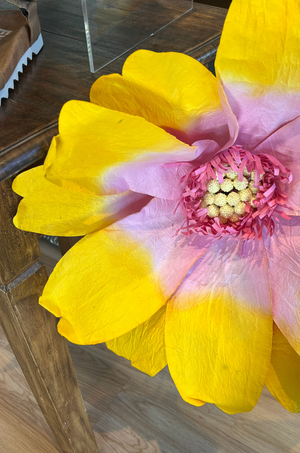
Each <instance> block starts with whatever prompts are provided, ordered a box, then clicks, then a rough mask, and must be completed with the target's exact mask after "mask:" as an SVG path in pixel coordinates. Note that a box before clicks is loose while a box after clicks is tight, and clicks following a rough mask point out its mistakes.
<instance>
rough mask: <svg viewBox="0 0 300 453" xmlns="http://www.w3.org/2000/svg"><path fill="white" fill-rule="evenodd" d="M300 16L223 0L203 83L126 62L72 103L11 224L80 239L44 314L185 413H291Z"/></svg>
mask: <svg viewBox="0 0 300 453" xmlns="http://www.w3.org/2000/svg"><path fill="white" fill-rule="evenodd" d="M299 23H300V7H299V2H298V1H296V0H284V1H279V0H268V2H267V1H265V0H264V1H262V0H251V1H248V2H247V5H246V4H245V1H244V0H235V1H233V4H232V6H231V9H230V11H229V13H228V17H227V20H226V24H225V28H224V31H223V36H222V40H221V45H220V48H219V51H218V56H217V61H216V68H217V78H215V77H214V76H213V75H212V74H210V73H209V72H208V71H207V69H206V68H204V67H203V66H202V65H201V64H200V63H198V62H197V61H195V60H193V59H192V58H189V57H188V56H185V55H181V54H176V53H166V54H156V53H152V52H148V51H143V50H141V51H138V52H136V53H134V54H133V55H131V56H130V57H129V58H128V59H127V61H126V63H125V65H124V68H123V75H122V76H121V75H118V74H113V75H109V76H105V77H101V78H100V79H99V80H98V81H97V82H96V83H95V84H94V86H93V88H92V91H91V101H92V103H85V102H75V101H74V102H69V103H67V104H66V105H65V106H64V107H63V109H62V112H61V115H60V119H59V135H58V136H57V137H56V138H54V139H53V142H52V145H51V148H50V150H49V154H48V156H47V159H46V161H45V164H44V166H43V167H38V168H35V169H32V170H30V171H28V172H26V173H24V174H22V175H20V176H19V177H18V178H17V179H16V181H15V183H14V189H15V191H16V192H18V193H19V194H21V195H22V196H23V197H24V199H23V200H22V202H21V203H20V206H19V211H18V214H17V216H16V218H15V224H16V226H17V227H18V228H22V229H25V230H30V231H35V232H40V233H45V234H50V235H59V236H62V235H66V236H79V235H84V236H85V237H84V238H83V239H82V240H80V241H79V242H78V243H77V244H76V245H75V246H74V247H73V248H72V249H71V250H70V251H69V252H68V253H67V254H66V255H65V256H64V257H63V258H62V259H61V261H60V262H59V263H58V265H57V267H56V268H55V270H54V272H53V274H52V275H51V276H50V279H49V282H48V284H47V285H46V287H45V290H44V293H43V295H42V297H41V301H40V302H41V304H42V305H43V306H44V307H46V308H47V309H48V310H50V311H51V312H52V313H54V314H55V315H56V316H58V317H61V320H60V321H59V324H58V330H59V332H60V333H61V334H62V335H64V336H66V337H67V338H68V339H69V340H70V341H72V342H75V343H79V344H93V343H98V342H107V344H108V347H109V348H111V349H112V350H113V351H115V352H116V353H117V354H120V355H123V356H125V357H127V358H128V359H130V360H131V362H132V364H133V365H134V366H136V367H137V368H139V369H140V370H142V371H144V372H146V373H148V374H150V375H154V374H156V373H157V372H158V371H160V370H161V369H162V368H163V367H164V366H165V365H166V364H168V366H169V369H170V373H171V375H172V378H173V380H174V382H175V384H176V386H177V388H178V390H179V392H180V394H181V395H182V397H183V398H184V399H185V400H186V401H188V402H189V403H191V404H194V405H196V406H201V405H202V404H204V402H209V403H214V404H216V405H217V406H218V407H219V408H221V409H222V410H224V411H226V412H228V413H235V412H241V411H249V410H251V409H252V408H253V406H254V405H255V404H256V402H257V400H258V398H259V396H260V393H261V390H262V388H263V385H264V384H266V385H267V387H268V388H269V390H270V391H271V392H272V394H273V395H274V396H275V397H276V398H277V399H278V401H280V403H281V404H283V406H284V407H286V408H287V409H288V410H290V411H295V412H296V411H299V410H300V386H299V382H300V357H299V354H300V308H299V307H300V304H299V297H300V296H299V294H300V281H299V273H300V271H299V269H300V267H299V266H300V239H299V233H300V218H299V217H298V215H299V212H300V199H299V193H300V192H299V190H300V185H299V184H300V179H299V178H300V177H299V175H300V173H299V162H300V160H299V156H300V32H299V26H298V24H299Z"/></svg>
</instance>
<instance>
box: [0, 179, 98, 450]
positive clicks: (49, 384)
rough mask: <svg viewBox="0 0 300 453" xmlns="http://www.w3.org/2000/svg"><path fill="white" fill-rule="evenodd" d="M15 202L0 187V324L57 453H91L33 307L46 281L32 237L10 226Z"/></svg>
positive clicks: (89, 434)
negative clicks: (58, 449) (59, 451)
mask: <svg viewBox="0 0 300 453" xmlns="http://www.w3.org/2000/svg"><path fill="white" fill-rule="evenodd" d="M18 202H19V197H18V196H17V195H16V194H15V193H14V192H13V191H12V189H11V182H10V181H5V182H2V183H1V184H0V323H1V326H2V327H3V330H4V332H5V334H6V336H7V339H8V341H9V343H10V345H11V348H12V350H13V352H14V354H15V356H16V358H17V360H18V362H19V364H20V366H21V368H22V370H23V373H24V375H25V377H26V379H27V381H28V384H29V386H30V388H31V390H32V392H33V394H34V396H35V398H36V400H37V402H38V404H39V406H40V408H41V410H42V412H43V414H44V416H45V418H46V420H47V422H48V424H49V426H50V428H51V429H52V431H53V434H54V435H55V437H56V439H57V442H58V445H59V447H60V450H61V452H62V453H96V452H98V449H97V446H96V441H95V437H94V434H93V431H92V429H91V426H90V422H89V420H88V417H87V414H86V412H85V408H84V404H83V401H82V396H81V393H80V390H79V387H78V383H77V379H76V375H75V372H74V369H73V364H72V361H71V357H70V354H69V350H68V347H67V344H66V341H65V339H64V338H63V337H61V336H60V335H59V334H58V333H57V329H56V324H57V319H56V318H55V317H54V316H53V315H52V314H51V313H49V312H48V311H46V310H45V309H43V308H42V307H41V306H40V305H39V304H38V299H39V296H40V295H41V292H42V290H43V287H44V285H45V283H46V280H47V275H46V271H45V268H44V266H43V265H42V264H41V263H40V262H39V261H38V258H39V256H40V250H39V245H38V241H37V239H36V237H35V235H33V234H31V233H24V232H22V231H19V230H17V229H16V228H15V227H14V226H13V223H12V217H13V215H14V214H15V212H16V208H17V205H18Z"/></svg>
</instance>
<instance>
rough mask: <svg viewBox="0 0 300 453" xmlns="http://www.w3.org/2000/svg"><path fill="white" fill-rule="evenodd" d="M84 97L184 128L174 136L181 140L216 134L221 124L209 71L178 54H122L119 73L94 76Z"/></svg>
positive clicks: (223, 119) (169, 126) (222, 119)
mask: <svg viewBox="0 0 300 453" xmlns="http://www.w3.org/2000/svg"><path fill="white" fill-rule="evenodd" d="M90 97H91V101H92V102H93V103H96V104H99V105H102V106H103V107H107V108H111V109H115V110H119V111H122V112H126V113H130V114H132V115H137V116H141V117H143V118H145V119H146V120H147V121H149V122H151V123H153V124H156V125H157V126H160V127H163V128H165V129H167V130H168V129H171V130H176V131H184V132H185V134H186V135H182V136H180V138H181V139H182V140H183V141H186V142H187V143H192V142H193V141H195V140H197V139H200V138H201V134H202V138H216V137H215V136H214V134H216V132H217V131H216V129H217V128H218V127H221V125H223V126H224V125H225V124H227V120H226V117H225V115H224V112H223V109H222V105H221V101H220V99H219V94H218V87H217V81H216V78H215V76H213V75H212V74H211V72H210V71H208V69H207V68H205V66H203V65H202V64H201V63H199V62H198V61H197V60H195V59H194V58H191V57H189V56H187V55H184V54H180V53H174V52H168V53H155V52H150V51H148V50H138V51H136V52H134V53H133V54H131V55H130V56H129V57H128V58H127V60H126V62H125V64H124V67H123V71H122V76H120V75H119V74H111V75H108V76H103V77H100V78H99V79H98V80H97V81H96V82H95V83H94V85H93V86H92V89H91V94H90ZM195 133H196V135H195ZM217 141H218V140H217Z"/></svg>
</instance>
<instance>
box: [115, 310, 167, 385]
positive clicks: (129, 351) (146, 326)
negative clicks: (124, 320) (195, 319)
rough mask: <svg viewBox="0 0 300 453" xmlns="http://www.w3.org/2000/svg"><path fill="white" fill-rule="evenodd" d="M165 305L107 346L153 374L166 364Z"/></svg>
mask: <svg viewBox="0 0 300 453" xmlns="http://www.w3.org/2000/svg"><path fill="white" fill-rule="evenodd" d="M165 320H166V305H164V306H163V307H162V308H161V309H160V310H158V312H156V313H155V314H154V315H153V316H152V317H151V318H149V319H148V320H147V321H146V322H144V323H142V324H140V325H139V326H137V327H136V328H135V329H133V330H131V331H130V332H128V333H127V334H125V335H122V336H121V337H119V338H116V339H115V340H111V341H108V342H107V343H106V344H107V347H108V348H109V349H111V350H112V351H114V352H115V353H116V354H118V355H120V356H122V357H125V358H126V359H128V360H130V361H131V365H133V366H134V367H136V368H138V369H139V370H141V371H143V372H144V373H147V374H149V375H150V376H155V375H156V374H157V373H158V372H159V371H160V370H162V369H163V368H164V367H165V366H166V365H167V358H166V352H165Z"/></svg>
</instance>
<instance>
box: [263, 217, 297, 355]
mask: <svg viewBox="0 0 300 453" xmlns="http://www.w3.org/2000/svg"><path fill="white" fill-rule="evenodd" d="M264 243H265V248H266V251H267V256H268V261H269V273H270V282H271V287H272V293H273V316H274V321H275V322H276V324H277V326H278V327H279V329H280V330H281V332H282V333H283V335H284V336H285V337H286V339H287V340H288V341H289V343H290V344H291V345H292V347H293V348H294V349H295V351H296V352H297V353H298V354H300V217H292V218H291V219H290V220H285V219H280V224H279V226H278V227H277V230H276V232H275V234H274V236H272V237H271V238H270V237H268V238H266V239H265V240H264Z"/></svg>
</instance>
